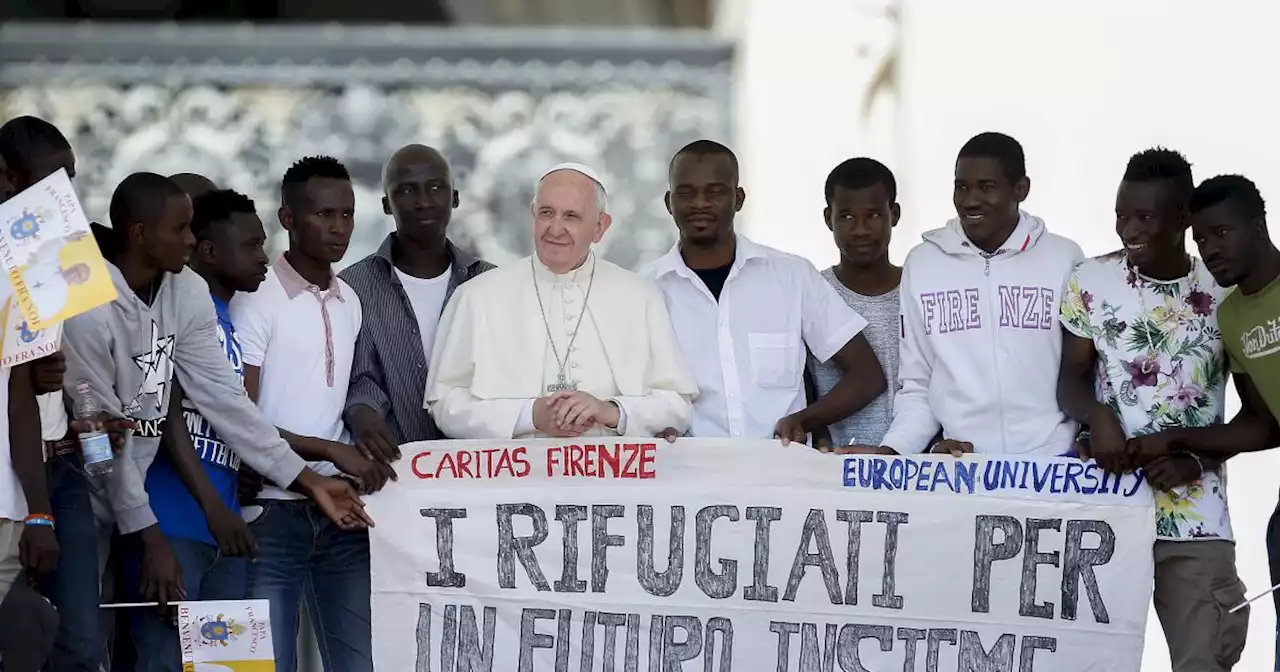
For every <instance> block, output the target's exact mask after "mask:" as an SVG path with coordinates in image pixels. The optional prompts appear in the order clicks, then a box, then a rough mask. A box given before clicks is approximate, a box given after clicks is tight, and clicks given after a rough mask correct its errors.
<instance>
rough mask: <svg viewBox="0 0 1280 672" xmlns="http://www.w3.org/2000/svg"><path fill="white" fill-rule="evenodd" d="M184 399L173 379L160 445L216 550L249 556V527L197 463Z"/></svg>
mask: <svg viewBox="0 0 1280 672" xmlns="http://www.w3.org/2000/svg"><path fill="white" fill-rule="evenodd" d="M184 397H185V395H184V394H183V392H182V384H181V383H179V382H177V381H176V380H175V381H174V383H173V388H172V389H170V390H169V412H168V417H167V419H166V420H165V426H164V434H163V435H162V436H161V437H160V445H161V446H162V447H163V449H164V451H165V454H166V455H167V456H168V457H169V463H170V464H172V465H173V470H174V472H176V473H177V474H178V479H179V480H181V481H182V484H183V485H184V486H186V488H187V491H188V492H190V493H191V496H192V498H194V499H195V500H196V504H198V505H199V506H200V510H201V511H203V512H204V517H205V522H206V523H207V524H208V526H209V532H210V533H211V534H212V535H213V538H214V540H215V541H217V542H218V548H219V549H220V550H221V551H222V552H223V553H224V554H225V555H227V556H229V557H244V556H251V555H253V537H252V535H251V534H250V533H249V529H248V526H247V525H245V523H244V521H243V520H242V519H241V518H240V516H239V515H237V514H236V513H235V512H234V511H232V510H231V509H230V508H229V507H228V506H227V503H226V502H224V501H222V496H221V495H220V494H218V491H217V489H216V488H214V487H213V482H212V481H210V480H209V474H208V473H206V472H205V469H204V465H203V464H201V463H200V457H199V454H198V453H197V452H196V447H195V445H194V444H193V443H192V442H191V433H190V432H189V431H188V429H187V421H186V417H185V416H184V415H183V410H182V400H183V398H184Z"/></svg>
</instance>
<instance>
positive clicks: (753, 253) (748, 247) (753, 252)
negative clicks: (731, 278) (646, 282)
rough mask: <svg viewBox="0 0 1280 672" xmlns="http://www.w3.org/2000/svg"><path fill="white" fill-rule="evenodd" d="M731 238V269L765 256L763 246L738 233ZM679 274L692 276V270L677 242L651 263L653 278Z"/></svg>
mask: <svg viewBox="0 0 1280 672" xmlns="http://www.w3.org/2000/svg"><path fill="white" fill-rule="evenodd" d="M733 238H734V241H735V243H736V247H735V248H734V255H733V266H732V268H738V267H740V266H742V265H743V264H745V263H747V261H748V260H751V259H761V258H764V257H765V256H766V255H765V248H764V246H762V245H759V244H757V243H754V242H752V241H751V239H749V238H747V237H746V236H744V235H742V234H740V233H738V234H734V237H733ZM681 272H682V273H683V274H685V275H692V274H693V270H692V269H690V268H689V265H688V264H686V263H684V257H683V256H682V255H681V254H680V243H679V241H677V242H676V244H675V245H672V246H671V249H670V250H669V251H668V252H667V253H666V254H664V255H662V256H661V257H658V259H657V261H655V262H653V273H654V277H658V278H660V277H662V276H664V275H666V274H668V273H681Z"/></svg>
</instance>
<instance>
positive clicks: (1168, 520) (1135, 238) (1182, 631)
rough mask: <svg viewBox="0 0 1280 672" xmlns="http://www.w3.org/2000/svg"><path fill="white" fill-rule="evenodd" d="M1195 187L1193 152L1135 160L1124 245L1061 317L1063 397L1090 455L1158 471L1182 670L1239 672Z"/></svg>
mask: <svg viewBox="0 0 1280 672" xmlns="http://www.w3.org/2000/svg"><path fill="white" fill-rule="evenodd" d="M1193 187H1194V183H1193V182H1192V177H1191V166H1190V164H1188V163H1187V160H1186V159H1185V158H1183V156H1182V155H1181V154H1179V153H1177V152H1175V151H1172V150H1168V149H1164V148H1155V149H1149V150H1146V151H1144V152H1140V153H1138V154H1135V155H1134V156H1133V157H1132V158H1131V159H1130V160H1129V164H1128V167H1127V168H1126V169H1125V173H1124V179H1123V180H1122V181H1121V182H1120V188H1119V190H1118V191H1117V193H1116V234H1117V235H1118V236H1119V237H1120V240H1121V242H1122V243H1123V245H1124V246H1123V248H1122V250H1121V251H1120V252H1119V253H1113V254H1109V255H1105V256H1103V257H1099V258H1096V259H1090V260H1088V261H1085V262H1084V263H1082V264H1080V266H1079V267H1078V268H1077V269H1076V270H1075V272H1074V273H1073V274H1072V276H1071V280H1070V284H1069V287H1068V289H1067V293H1066V295H1065V296H1064V298H1063V300H1062V309H1061V310H1062V324H1063V327H1064V328H1065V329H1066V330H1067V332H1068V333H1067V335H1066V336H1065V343H1064V344H1063V350H1062V368H1061V374H1060V383H1059V399H1060V401H1061V404H1062V408H1063V409H1064V410H1065V411H1066V412H1067V413H1068V414H1070V415H1071V416H1072V417H1073V418H1074V419H1076V420H1078V421H1080V422H1081V423H1082V424H1085V425H1087V426H1088V427H1089V437H1088V439H1087V440H1086V441H1082V442H1081V446H1082V447H1084V448H1086V449H1087V450H1088V452H1089V453H1091V454H1092V456H1093V457H1094V458H1096V459H1097V460H1098V463H1099V464H1100V465H1102V466H1103V467H1104V468H1105V469H1107V470H1108V471H1112V472H1116V473H1121V472H1125V471H1131V470H1133V469H1135V468H1138V467H1145V468H1147V469H1148V472H1149V473H1148V480H1150V481H1151V482H1152V485H1153V486H1154V487H1156V519H1155V526H1156V544H1155V547H1154V549H1153V552H1154V554H1155V595H1154V600H1155V609H1156V615H1157V616H1158V617H1159V619H1160V624H1161V625H1162V626H1163V628H1164V632H1165V640H1166V641H1167V643H1168V646H1169V655H1170V659H1171V661H1172V664H1173V672H1191V671H1193V670H1195V671H1197V672H1198V671H1201V670H1208V671H1219V670H1221V671H1225V670H1230V669H1231V667H1232V666H1233V665H1234V664H1235V662H1236V661H1237V660H1239V658H1240V652H1241V651H1242V650H1243V648H1244V642H1245V630H1246V629H1247V626H1248V620H1249V612H1248V609H1243V610H1241V611H1238V612H1236V613H1234V614H1232V613H1228V610H1230V609H1231V608H1232V607H1234V606H1236V605H1237V604H1239V603H1240V602H1242V601H1243V600H1244V584H1243V583H1241V581H1240V579H1239V577H1238V575H1237V574H1236V563H1235V545H1234V543H1233V542H1232V538H1231V518H1230V514H1229V511H1228V508H1227V488H1226V473H1225V469H1224V467H1223V466H1222V465H1221V464H1219V463H1217V462H1216V461H1215V463H1213V464H1211V465H1209V464H1205V461H1204V460H1203V459H1202V458H1201V457H1200V456H1198V455H1197V454H1195V453H1196V452H1199V451H1200V446H1199V445H1197V444H1198V443H1199V442H1198V441H1197V437H1203V436H1204V435H1203V434H1202V433H1194V432H1195V429H1196V428H1210V427H1214V426H1217V427H1219V428H1220V427H1222V417H1223V412H1224V407H1225V392H1226V382H1227V362H1226V356H1225V353H1224V350H1223V341H1222V338H1221V336H1220V333H1219V331H1218V319H1217V308H1218V304H1219V302H1220V301H1221V299H1222V296H1223V293H1224V292H1223V289H1222V288H1221V287H1220V286H1219V285H1218V284H1217V282H1215V281H1214V278H1213V276H1212V275H1210V273H1209V271H1208V269H1207V268H1205V265H1204V264H1203V263H1202V262H1201V261H1200V260H1199V259H1196V258H1195V257H1193V256H1191V255H1188V254H1187V252H1186V230H1187V225H1188V223H1189V220H1188V210H1189V202H1190V199H1191V195H1192V190H1193ZM1188 430H1189V431H1191V432H1193V433H1191V434H1188V433H1186V432H1187V431H1188ZM1175 442H1176V443H1177V444H1178V448H1177V450H1171V449H1170V446H1171V444H1173V443H1175ZM1191 451H1194V452H1191ZM1222 457H1223V458H1225V456H1222Z"/></svg>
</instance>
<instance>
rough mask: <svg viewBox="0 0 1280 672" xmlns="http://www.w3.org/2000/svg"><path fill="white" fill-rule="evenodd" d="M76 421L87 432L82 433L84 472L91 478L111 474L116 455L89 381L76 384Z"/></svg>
mask: <svg viewBox="0 0 1280 672" xmlns="http://www.w3.org/2000/svg"><path fill="white" fill-rule="evenodd" d="M76 394H77V395H78V396H79V397H80V398H79V399H78V400H77V401H76V408H75V415H76V419H77V420H79V421H80V422H81V423H82V424H84V428H85V431H83V432H80V435H79V439H80V454H81V455H82V456H84V472H85V473H86V474H88V475H89V476H91V477H96V476H103V475H105V474H109V473H111V468H112V466H113V462H114V461H115V455H114V453H113V452H112V450H111V437H110V436H108V435H107V433H106V431H104V430H103V428H102V426H101V424H99V422H98V412H99V410H100V409H99V408H98V401H97V398H96V397H94V396H93V388H92V387H91V386H90V385H89V381H87V380H81V381H80V382H79V383H76Z"/></svg>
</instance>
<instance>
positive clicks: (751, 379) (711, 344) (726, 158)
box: [643, 140, 885, 443]
mask: <svg viewBox="0 0 1280 672" xmlns="http://www.w3.org/2000/svg"><path fill="white" fill-rule="evenodd" d="M668 184H669V190H668V191H667V193H666V196H665V197H664V198H665V201H666V206H667V212H669V213H670V214H671V218H672V219H673V220H675V224H676V228H677V229H678V230H679V233H680V240H679V242H677V243H676V245H675V246H674V247H672V249H671V251H670V252H668V253H667V254H665V255H663V256H662V257H660V258H659V259H658V260H657V261H655V262H654V263H653V264H651V265H650V266H649V267H648V268H647V269H646V270H645V271H644V273H643V274H644V275H646V276H647V277H649V278H652V279H653V280H654V282H656V283H657V285H658V288H659V289H661V290H662V293H663V296H664V298H665V300H666V304H667V307H668V309H669V310H670V311H671V323H672V326H673V327H674V328H675V331H676V337H677V339H678V340H679V343H680V348H681V350H682V351H683V352H684V356H685V359H686V360H687V361H688V362H689V366H690V368H691V370H692V371H693V377H694V380H695V381H697V385H698V389H699V390H700V392H701V394H700V396H699V397H698V400H697V402H696V403H695V404H694V407H693V423H692V425H691V426H690V429H689V435H690V436H699V437H730V436H731V437H742V438H759V439H764V438H772V437H777V438H781V439H782V440H783V442H784V443H785V442H789V441H797V442H805V441H806V440H807V437H808V435H809V434H810V433H811V432H813V431H814V430H815V429H818V428H821V427H826V426H828V425H831V424H833V423H836V422H839V421H840V420H843V419H844V418H847V417H849V416H850V415H852V414H854V413H856V412H857V411H859V410H861V409H862V408H863V407H864V406H866V405H867V404H868V403H870V402H871V401H872V400H873V399H875V398H876V397H877V396H879V395H880V393H882V392H883V391H884V390H885V378H884V373H883V371H882V370H881V368H880V364H879V362H877V361H876V355H875V352H874V351H872V349H871V345H870V344H869V343H868V342H867V338H866V336H864V335H863V334H862V330H863V328H864V327H866V325H867V322H866V320H864V319H863V318H862V317H861V316H859V315H858V314H857V313H856V312H854V311H853V310H852V309H850V308H849V306H847V305H845V302H844V301H843V300H841V298H840V296H839V295H838V294H836V291H835V290H834V289H833V288H832V287H831V285H830V284H828V283H827V281H826V280H824V279H823V278H822V276H821V275H819V274H818V269H816V268H814V266H813V264H811V263H809V261H808V260H806V259H804V258H802V257H797V256H794V255H791V254H786V253H784V252H781V251H779V250H775V249H773V248H770V247H765V246H764V245H759V244H756V243H754V242H752V241H750V240H748V239H747V238H746V237H745V236H743V235H741V234H738V233H736V232H735V231H734V226H733V224H734V222H733V220H734V217H735V215H737V213H738V211H739V210H740V209H741V208H742V204H743V202H744V201H745V200H746V192H745V191H744V190H743V189H742V187H740V186H739V185H738V159H737V157H735V156H734V154H733V152H732V151H731V150H730V149H729V148H728V147H725V146H724V145H722V144H720V143H718V142H712V141H710V140H698V141H695V142H692V143H690V144H688V145H686V146H685V147H683V148H681V149H680V151H678V152H676V154H675V156H674V157H672V159H671V165H670V167H669V170H668ZM806 351H808V352H811V353H813V356H814V357H815V358H817V359H818V360H819V361H821V362H827V361H834V363H835V365H836V366H837V367H838V368H839V370H840V371H841V372H842V373H841V375H840V376H839V382H836V383H835V384H834V385H832V387H831V390H830V391H828V393H827V394H825V395H823V396H821V397H820V398H818V399H817V400H816V401H814V402H813V403H812V404H806V402H807V398H806V394H805V383H804V367H805V357H806Z"/></svg>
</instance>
